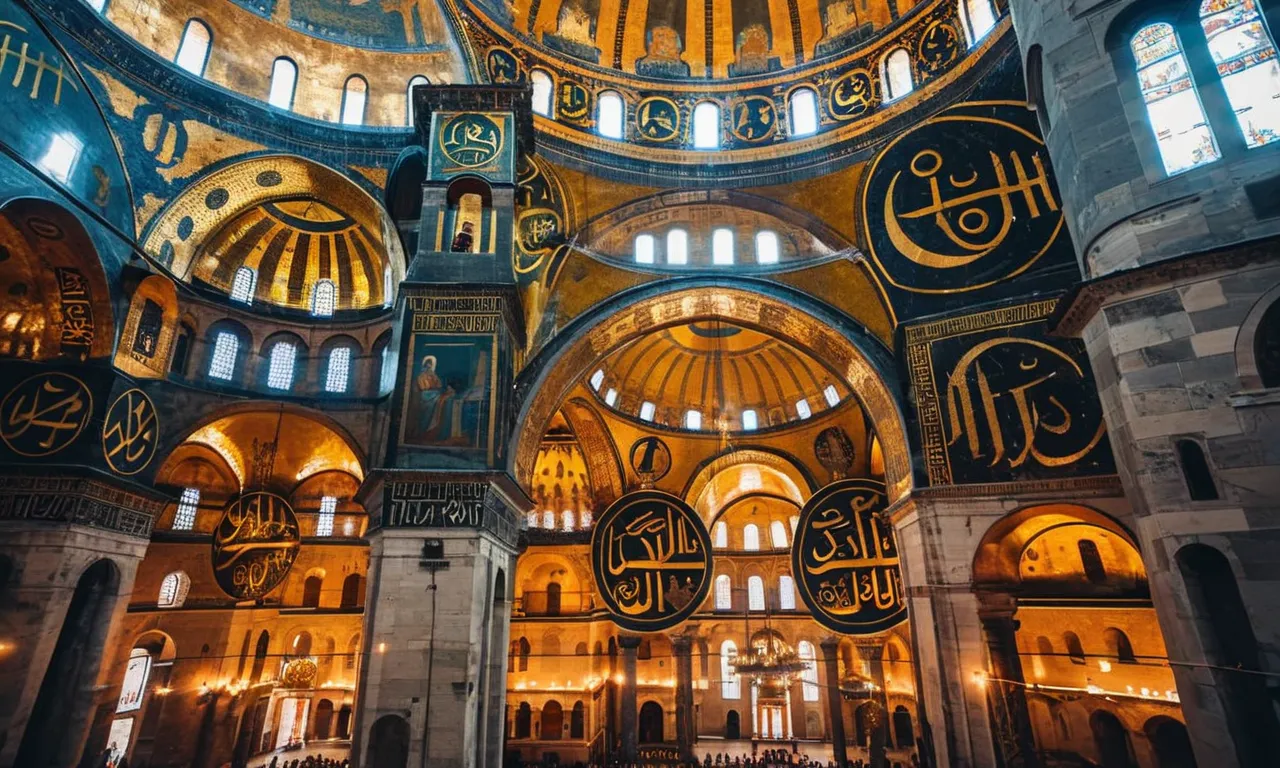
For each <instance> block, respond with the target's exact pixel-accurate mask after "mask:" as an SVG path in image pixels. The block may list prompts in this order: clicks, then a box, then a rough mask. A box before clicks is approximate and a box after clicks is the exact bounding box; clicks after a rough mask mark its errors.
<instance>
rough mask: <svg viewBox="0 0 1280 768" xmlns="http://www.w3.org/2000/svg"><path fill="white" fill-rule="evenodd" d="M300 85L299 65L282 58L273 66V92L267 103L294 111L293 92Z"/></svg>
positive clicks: (268, 96) (269, 94) (269, 95)
mask: <svg viewBox="0 0 1280 768" xmlns="http://www.w3.org/2000/svg"><path fill="white" fill-rule="evenodd" d="M297 84H298V65H297V64H294V63H293V62H292V61H290V60H289V59H286V58H285V57H283V56H281V57H280V58H278V59H276V63H275V64H273V65H272V66H271V91H270V93H268V95H267V103H268V104H270V105H271V106H273V107H279V108H280V109H293V92H294V88H295V86H296V85H297Z"/></svg>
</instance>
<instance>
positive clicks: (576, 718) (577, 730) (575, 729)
mask: <svg viewBox="0 0 1280 768" xmlns="http://www.w3.org/2000/svg"><path fill="white" fill-rule="evenodd" d="M584 715H585V709H584V708H583V706H582V702H580V701H579V702H576V703H574V705H573V714H572V715H570V716H569V738H571V739H581V738H582V737H583V726H584Z"/></svg>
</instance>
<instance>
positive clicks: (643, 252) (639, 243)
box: [636, 235, 654, 264]
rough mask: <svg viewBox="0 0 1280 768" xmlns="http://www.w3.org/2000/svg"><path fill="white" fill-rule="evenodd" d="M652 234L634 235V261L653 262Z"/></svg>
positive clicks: (641, 262)
mask: <svg viewBox="0 0 1280 768" xmlns="http://www.w3.org/2000/svg"><path fill="white" fill-rule="evenodd" d="M653 250H654V249H653V235H636V263H637V264H652V263H653Z"/></svg>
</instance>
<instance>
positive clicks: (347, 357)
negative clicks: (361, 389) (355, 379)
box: [324, 347, 351, 395]
mask: <svg viewBox="0 0 1280 768" xmlns="http://www.w3.org/2000/svg"><path fill="white" fill-rule="evenodd" d="M350 388H351V347H334V348H333V349H331V350H329V365H328V370H326V371H325V374H324V391H325V392H330V393H333V394H335V395H341V394H345V393H346V391H347V390H348V389H350Z"/></svg>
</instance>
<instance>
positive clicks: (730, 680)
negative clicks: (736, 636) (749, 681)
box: [720, 640, 742, 699]
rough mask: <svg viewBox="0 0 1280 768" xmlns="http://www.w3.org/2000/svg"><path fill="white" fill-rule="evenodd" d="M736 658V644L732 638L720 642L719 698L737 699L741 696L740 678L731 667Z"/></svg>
mask: <svg viewBox="0 0 1280 768" xmlns="http://www.w3.org/2000/svg"><path fill="white" fill-rule="evenodd" d="M737 658H738V646H737V645H736V644H735V643H734V642H733V641H732V640H725V641H724V642H723V643H721V644H720V698H722V699H739V698H741V697H742V679H741V678H739V677H738V673H737V672H736V671H735V670H734V668H733V662H734V660H736V659H737Z"/></svg>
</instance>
